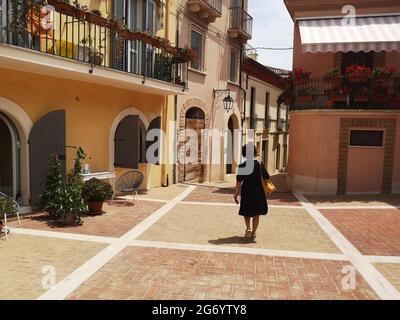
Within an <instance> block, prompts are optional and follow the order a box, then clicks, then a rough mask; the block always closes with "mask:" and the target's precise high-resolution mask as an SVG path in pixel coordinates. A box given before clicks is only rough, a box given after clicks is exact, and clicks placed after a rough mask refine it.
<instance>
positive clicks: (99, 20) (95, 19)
mask: <svg viewBox="0 0 400 320" xmlns="http://www.w3.org/2000/svg"><path fill="white" fill-rule="evenodd" d="M86 20H87V21H88V22H89V23H93V24H95V25H97V26H100V27H106V26H107V23H108V20H107V19H105V18H103V17H100V16H98V15H97V14H94V13H91V12H86Z"/></svg>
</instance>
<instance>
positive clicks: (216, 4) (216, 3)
mask: <svg viewBox="0 0 400 320" xmlns="http://www.w3.org/2000/svg"><path fill="white" fill-rule="evenodd" d="M202 1H204V2H205V3H207V4H208V5H209V6H210V7H211V8H213V9H214V10H215V11H217V12H218V13H219V14H221V13H222V0H202Z"/></svg>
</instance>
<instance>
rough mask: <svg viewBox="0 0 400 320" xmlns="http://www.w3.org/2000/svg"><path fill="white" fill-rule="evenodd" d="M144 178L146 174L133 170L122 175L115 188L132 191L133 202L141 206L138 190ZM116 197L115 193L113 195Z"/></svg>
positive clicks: (127, 191)
mask: <svg viewBox="0 0 400 320" xmlns="http://www.w3.org/2000/svg"><path fill="white" fill-rule="evenodd" d="M143 180H144V175H143V173H142V172H141V171H139V170H131V171H128V172H126V173H124V174H123V175H122V176H120V177H119V178H118V180H117V182H116V184H115V189H116V190H118V191H119V192H122V193H131V194H132V197H133V202H134V203H135V202H136V203H137V205H138V206H139V198H138V193H137V190H138V188H139V187H140V185H141V184H142V182H143ZM113 199H114V195H113Z"/></svg>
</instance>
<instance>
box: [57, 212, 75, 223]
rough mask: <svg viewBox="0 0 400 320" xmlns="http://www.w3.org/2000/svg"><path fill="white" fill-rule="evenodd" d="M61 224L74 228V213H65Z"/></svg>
mask: <svg viewBox="0 0 400 320" xmlns="http://www.w3.org/2000/svg"><path fill="white" fill-rule="evenodd" d="M60 220H61V223H62V224H64V225H66V226H72V225H74V224H75V216H74V214H73V213H71V212H69V213H63V214H62V215H61V219H60Z"/></svg>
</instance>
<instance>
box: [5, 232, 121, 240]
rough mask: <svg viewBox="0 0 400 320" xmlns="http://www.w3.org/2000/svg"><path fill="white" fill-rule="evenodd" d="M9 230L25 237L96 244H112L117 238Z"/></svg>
mask: <svg viewBox="0 0 400 320" xmlns="http://www.w3.org/2000/svg"><path fill="white" fill-rule="evenodd" d="M10 230H11V234H22V235H27V236H36V237H47V238H58V239H66V240H78V241H89V242H98V243H113V242H114V241H115V240H116V239H117V238H113V237H100V236H91V235H85V234H77V233H64V232H56V231H44V230H36V229H24V228H10Z"/></svg>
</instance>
